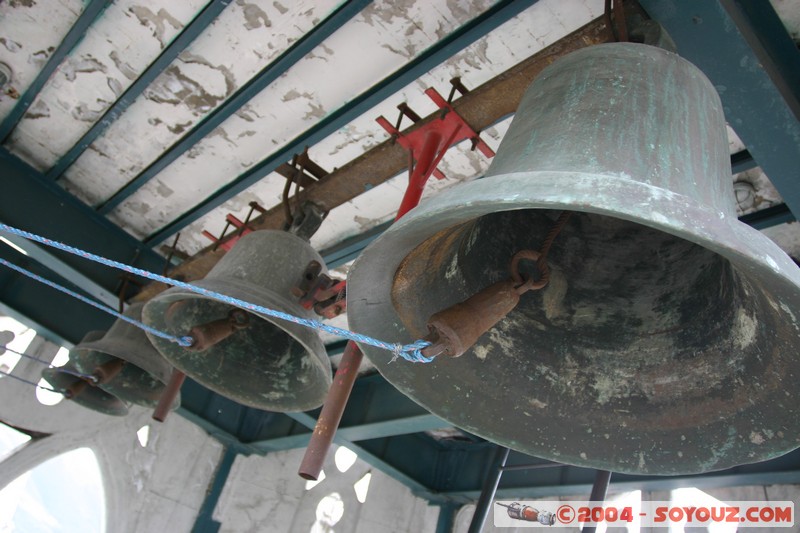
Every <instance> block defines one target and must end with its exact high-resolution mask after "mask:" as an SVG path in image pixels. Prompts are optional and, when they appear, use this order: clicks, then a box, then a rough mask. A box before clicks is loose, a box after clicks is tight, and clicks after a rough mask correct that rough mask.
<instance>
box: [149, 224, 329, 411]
mask: <svg viewBox="0 0 800 533" xmlns="http://www.w3.org/2000/svg"><path fill="white" fill-rule="evenodd" d="M312 260H313V261H317V262H319V263H320V264H321V265H324V263H323V261H322V258H321V257H320V255H319V254H318V253H317V252H315V251H314V250H313V249H312V248H311V246H310V245H309V244H308V242H306V241H304V240H303V239H301V238H299V237H297V236H295V235H292V234H290V233H286V232H282V231H268V230H264V231H256V232H253V233H250V234H248V235H245V236H244V237H242V238H241V239H240V240H239V242H238V243H237V244H236V246H234V247H233V249H232V250H231V251H230V252H228V253H227V254H226V255H225V256H224V257H223V258H222V259H221V260H220V261H219V263H217V265H216V266H215V267H214V268H213V269H212V270H211V272H209V273H208V275H207V276H206V277H205V279H202V280H199V281H196V282H193V283H194V284H195V285H197V286H199V287H202V288H204V289H208V290H211V291H215V292H218V293H221V294H225V295H227V296H232V297H234V298H238V299H240V300H243V301H246V302H249V303H253V304H257V305H261V306H264V307H268V308H270V309H275V310H278V311H282V312H284V313H289V314H291V315H294V316H300V317H305V318H313V316H312V314H311V312H310V311H308V310H306V309H304V308H303V307H302V306H300V305H299V303H298V299H297V297H295V296H293V295H292V288H293V287H295V286H297V285H298V284H299V283H300V282H301V281H302V276H303V272H304V270H305V268H306V266H307V265H308V264H309V262H311V261H312ZM323 269H324V267H323ZM144 320H145V323H147V324H148V325H150V326H153V327H155V328H156V329H159V330H162V331H167V332H169V333H171V334H173V335H176V336H186V335H189V336H191V337H192V338H193V339H194V340H195V344H194V345H193V346H191V347H189V348H184V347H181V346H179V345H177V344H175V343H172V342H169V341H166V340H164V339H161V338H158V337H155V336H152V335H151V336H150V340H151V341H152V342H153V344H154V345H155V346H156V348H158V350H159V351H160V352H161V353H162V354H163V355H164V357H166V358H167V360H169V361H170V362H171V363H172V364H173V365H175V367H176V368H177V369H178V370H180V371H182V372H184V373H185V374H186V375H187V376H189V377H190V378H192V379H194V380H195V381H197V382H199V383H201V384H202V385H205V386H206V387H208V388H209V389H211V390H213V391H215V392H218V393H219V394H222V395H223V396H226V397H228V398H231V399H232V400H235V401H237V402H239V403H241V404H244V405H248V406H250V407H256V408H259V409H266V410H269V411H279V412H288V411H305V410H308V409H313V408H315V407H319V406H320V405H321V404H322V402H323V400H324V399H325V393H326V392H327V390H328V387H329V386H330V384H331V365H330V362H329V360H328V356H327V354H326V352H325V347H324V346H323V345H322V341H321V340H320V338H319V336H318V335H317V334H316V332H314V331H313V330H310V329H308V328H305V327H302V326H299V325H297V324H294V323H291V322H285V321H282V320H277V319H275V318H272V317H268V316H262V315H259V314H258V313H250V312H246V311H244V310H242V309H239V308H238V307H236V306H234V305H231V304H228V303H225V302H221V301H217V300H214V299H211V298H207V297H205V296H202V295H199V294H197V293H194V292H191V291H189V290H187V289H183V288H179V287H173V288H172V289H169V290H167V291H165V292H163V293H161V294H159V295H158V296H156V297H155V298H153V299H152V300H151V301H149V302H148V303H147V305H146V306H145V308H144Z"/></svg>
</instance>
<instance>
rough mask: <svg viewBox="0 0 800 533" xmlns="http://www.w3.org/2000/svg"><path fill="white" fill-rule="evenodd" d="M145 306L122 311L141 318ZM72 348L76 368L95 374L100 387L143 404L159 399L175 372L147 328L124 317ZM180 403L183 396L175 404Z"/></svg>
mask: <svg viewBox="0 0 800 533" xmlns="http://www.w3.org/2000/svg"><path fill="white" fill-rule="evenodd" d="M143 308H144V304H143V303H135V304H131V305H129V306H128V308H127V309H125V312H124V313H123V315H125V316H126V317H128V318H131V319H133V320H136V321H141V320H142V309H143ZM72 352H73V353H74V354H75V355H74V358H75V365H76V366H77V368H78V369H79V370H80V371H81V372H83V373H86V374H95V375H96V377H97V378H98V379H99V383H98V385H97V386H98V387H99V388H101V389H102V390H104V391H106V392H108V393H110V394H112V395H114V396H116V397H117V398H119V399H121V400H123V401H126V402H130V403H134V404H137V405H142V406H144V407H154V406H155V405H156V404H157V403H158V399H159V398H160V397H161V393H162V391H163V390H164V386H165V384H166V383H167V381H169V378H170V375H171V374H172V366H170V364H169V363H168V362H167V361H166V360H165V359H164V357H163V356H162V355H161V354H160V353H159V352H158V350H156V349H155V348H154V347H153V345H152V343H151V342H150V339H148V338H147V335H146V334H145V332H144V330H142V329H141V328H140V327H139V326H136V325H135V324H131V323H130V322H127V321H125V320H123V319H118V320H117V321H115V322H114V324H113V325H112V326H111V328H110V329H109V330H108V332H107V333H106V334H105V335H104V336H103V338H101V339H97V340H94V341H91V342H81V343H80V344H78V345H77V346H75V348H74V349H73V350H72ZM179 405H180V398H178V399H176V400H175V402H174V403H173V406H172V408H173V409H176V408H177V407H178V406H179Z"/></svg>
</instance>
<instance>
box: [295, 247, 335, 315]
mask: <svg viewBox="0 0 800 533" xmlns="http://www.w3.org/2000/svg"><path fill="white" fill-rule="evenodd" d="M292 293H293V294H294V295H295V296H297V298H298V303H299V304H300V305H301V306H303V307H304V308H305V309H309V310H311V309H313V310H314V312H315V313H316V314H318V315H320V316H324V317H325V318H334V317H337V316H339V315H341V314H342V313H344V312H345V310H346V309H347V281H346V280H343V279H336V278H331V277H330V276H328V275H327V274H325V273H323V272H322V265H320V264H319V263H318V262H317V261H312V262H310V263H309V264H308V266H307V267H306V270H305V271H304V272H303V277H302V281H301V282H300V284H299V285H297V286H295V287H293V288H292Z"/></svg>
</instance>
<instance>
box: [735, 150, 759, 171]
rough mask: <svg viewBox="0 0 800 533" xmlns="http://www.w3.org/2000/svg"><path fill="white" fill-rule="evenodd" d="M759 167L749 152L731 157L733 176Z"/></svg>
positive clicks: (737, 153) (742, 152)
mask: <svg viewBox="0 0 800 533" xmlns="http://www.w3.org/2000/svg"><path fill="white" fill-rule="evenodd" d="M757 166H758V163H756V160H755V159H753V156H752V155H750V152H748V151H747V150H742V151H741V152H736V153H735V154H732V155H731V174H733V175H736V174H738V173H740V172H746V171H748V170H752V169H754V168H756V167H757Z"/></svg>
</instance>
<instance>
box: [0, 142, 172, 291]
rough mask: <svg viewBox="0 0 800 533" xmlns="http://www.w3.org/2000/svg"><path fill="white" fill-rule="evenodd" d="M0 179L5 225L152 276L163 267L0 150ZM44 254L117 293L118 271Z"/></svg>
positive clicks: (0, 217) (139, 245)
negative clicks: (74, 247)
mask: <svg viewBox="0 0 800 533" xmlns="http://www.w3.org/2000/svg"><path fill="white" fill-rule="evenodd" d="M0 175H2V182H3V191H2V194H0V221H2V222H4V223H5V224H8V225H9V226H13V227H16V228H20V229H23V230H26V231H30V232H32V233H36V234H39V235H42V236H45V237H47V238H50V239H53V240H56V241H61V242H64V243H66V244H69V245H72V246H76V247H78V248H81V249H83V250H87V251H90V252H93V253H96V254H98V255H101V256H103V257H107V258H109V259H113V260H115V261H119V262H121V263H126V264H129V265H135V266H137V267H139V268H143V269H145V270H150V271H152V272H161V271H162V269H163V268H164V259H163V258H162V257H161V256H159V255H158V254H156V253H155V252H154V251H153V250H151V249H150V248H148V247H146V246H144V245H143V244H142V243H141V242H139V241H138V240H136V239H135V238H134V237H133V236H131V235H130V234H128V233H127V232H125V231H124V230H122V229H120V228H119V227H118V226H116V225H115V224H113V223H112V222H111V221H109V220H107V219H106V218H105V217H102V216H100V215H98V214H97V213H95V212H94V210H93V209H92V208H90V207H89V206H87V205H86V204H84V203H83V202H81V201H80V200H78V199H77V198H75V197H74V196H72V195H71V194H69V193H68V192H66V191H65V190H64V189H62V188H61V187H60V186H58V185H56V184H55V183H53V182H52V181H49V180H47V179H45V178H44V176H42V175H41V174H40V173H39V172H38V171H36V170H35V169H34V168H32V167H31V166H30V165H28V164H27V163H25V162H23V161H21V160H20V159H19V158H17V157H16V156H14V155H12V154H10V153H9V152H8V151H7V150H5V149H4V148H0ZM49 254H50V255H52V256H53V257H55V258H56V259H57V260H58V261H59V262H60V263H61V264H63V265H65V266H67V267H69V268H71V269H73V270H74V271H75V272H76V273H78V274H80V275H82V276H85V277H86V278H88V279H89V280H92V281H93V282H94V284H96V285H97V286H99V287H102V288H103V289H104V290H106V291H109V292H111V293H116V292H117V289H118V285H119V276H120V272H119V271H117V270H115V269H112V268H109V267H105V266H103V265H99V264H97V263H93V262H90V261H87V260H85V259H82V258H80V257H77V256H75V255H72V254H68V253H65V252H60V251H57V250H49ZM40 305H46V302H41V303H40Z"/></svg>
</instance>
